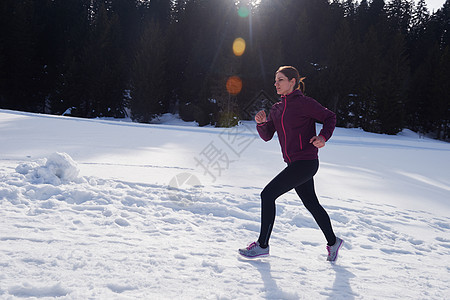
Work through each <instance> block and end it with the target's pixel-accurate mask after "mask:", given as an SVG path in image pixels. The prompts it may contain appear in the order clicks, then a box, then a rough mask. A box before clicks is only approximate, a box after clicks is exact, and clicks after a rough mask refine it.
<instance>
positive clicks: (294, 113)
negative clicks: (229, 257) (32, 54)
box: [239, 66, 343, 261]
mask: <svg viewBox="0 0 450 300" xmlns="http://www.w3.org/2000/svg"><path fill="white" fill-rule="evenodd" d="M300 84H303V78H300V75H299V72H298V71H297V69H296V68H294V67H291V66H283V67H280V68H279V69H278V70H277V72H276V73H275V87H276V89H277V93H278V94H279V95H281V101H280V102H278V103H276V104H274V105H273V106H272V109H271V111H270V114H269V117H268V118H266V113H265V112H264V111H260V112H258V113H257V114H256V116H255V121H256V123H257V130H258V133H259V135H260V137H261V138H262V139H263V140H264V141H269V140H271V139H272V137H273V135H274V134H275V132H276V133H277V135H278V140H279V142H280V145H281V150H282V152H283V158H284V161H285V162H286V163H287V167H286V168H285V169H284V170H283V171H281V173H280V174H278V175H277V176H276V177H275V178H274V179H273V180H272V181H271V182H269V184H268V185H267V186H266V187H265V188H264V190H263V191H262V192H261V231H260V235H259V238H258V240H257V241H256V242H253V243H251V244H249V245H248V246H247V248H244V249H239V253H240V254H241V255H243V256H245V257H248V258H254V257H261V256H267V255H269V239H270V234H271V232H272V229H273V224H274V221H275V214H276V213H275V200H276V199H277V198H278V197H279V196H281V195H283V194H285V193H287V192H288V191H290V190H292V189H295V191H296V192H297V194H298V196H299V197H300V199H301V200H302V202H303V204H304V205H305V207H306V208H307V209H308V211H309V212H310V213H311V214H312V215H313V217H314V219H315V220H316V222H317V224H318V225H319V227H320V229H321V230H322V232H323V234H324V235H325V238H326V240H327V250H328V257H327V260H328V261H335V260H336V258H337V255H338V251H339V248H340V247H341V246H342V244H343V240H342V239H340V238H338V237H336V236H335V235H334V232H333V228H332V226H331V221H330V217H329V216H328V214H327V212H326V211H325V209H324V208H323V207H322V206H321V205H320V203H319V200H318V199H317V196H316V193H315V190H314V180H313V177H314V175H315V174H316V172H317V170H318V168H319V160H318V149H319V148H322V147H323V146H325V142H326V141H328V140H329V139H330V137H331V135H332V134H333V131H334V128H335V126H336V115H335V113H334V112H332V111H330V110H328V109H327V108H325V107H323V106H322V105H320V104H319V103H318V102H317V101H316V100H314V99H312V98H310V97H306V96H305V95H304V94H303V92H302V91H301V90H300V88H301V86H300ZM303 87H304V84H303V86H302V88H303ZM316 121H320V122H322V123H323V128H322V130H321V131H320V133H319V135H316Z"/></svg>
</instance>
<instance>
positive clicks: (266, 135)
mask: <svg viewBox="0 0 450 300" xmlns="http://www.w3.org/2000/svg"><path fill="white" fill-rule="evenodd" d="M255 121H256V123H257V126H256V129H257V130H258V133H259V136H260V137H261V138H262V139H263V140H264V141H266V142H267V141H270V140H271V139H272V137H273V135H274V134H275V126H274V125H273V121H272V120H270V115H269V120H267V117H266V112H265V111H263V110H261V111H260V112H258V113H257V114H256V116H255Z"/></svg>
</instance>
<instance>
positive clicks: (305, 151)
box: [256, 90, 336, 163]
mask: <svg viewBox="0 0 450 300" xmlns="http://www.w3.org/2000/svg"><path fill="white" fill-rule="evenodd" d="M316 120H317V121H320V122H322V123H323V128H322V130H321V131H320V133H319V135H321V136H323V137H324V138H325V141H328V140H329V139H330V137H331V135H332V134H333V131H334V128H335V126H336V114H335V113H334V112H332V111H330V110H328V109H327V108H325V107H323V106H322V105H320V103H319V102H317V101H316V100H314V99H313V98H310V97H306V96H305V95H303V93H302V92H301V91H300V90H294V91H293V92H292V93H290V94H289V95H287V96H283V97H282V98H281V101H280V102H278V103H275V104H274V105H273V106H272V109H271V110H270V114H269V117H268V118H267V122H265V123H261V124H258V125H257V127H256V128H257V130H258V133H259V136H260V137H261V138H262V139H263V140H265V141H266V142H267V141H269V140H271V139H272V137H273V135H274V134H275V131H276V132H277V134H278V140H279V142H280V145H281V150H282V151H283V158H284V161H285V162H287V163H291V162H294V161H296V160H313V159H317V158H318V155H317V153H318V149H317V148H316V147H315V146H314V145H313V144H311V143H310V142H309V141H310V139H311V138H312V137H313V136H315V135H316Z"/></svg>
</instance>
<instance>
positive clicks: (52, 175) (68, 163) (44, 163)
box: [16, 152, 81, 185]
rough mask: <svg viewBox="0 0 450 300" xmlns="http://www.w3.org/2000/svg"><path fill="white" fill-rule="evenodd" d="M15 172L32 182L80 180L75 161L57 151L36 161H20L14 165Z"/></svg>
mask: <svg viewBox="0 0 450 300" xmlns="http://www.w3.org/2000/svg"><path fill="white" fill-rule="evenodd" d="M16 172H18V173H20V174H22V175H25V178H26V180H27V181H29V182H30V183H33V184H51V185H60V184H67V183H70V182H80V180H81V178H79V177H78V175H79V173H80V170H79V168H78V165H77V163H76V162H75V161H74V160H73V159H72V158H71V157H70V156H69V155H68V154H67V153H59V152H56V153H53V154H51V155H50V156H49V157H48V158H44V159H41V160H39V161H36V162H26V163H22V164H20V165H18V166H17V167H16Z"/></svg>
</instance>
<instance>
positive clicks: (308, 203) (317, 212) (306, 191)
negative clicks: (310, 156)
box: [295, 178, 336, 246]
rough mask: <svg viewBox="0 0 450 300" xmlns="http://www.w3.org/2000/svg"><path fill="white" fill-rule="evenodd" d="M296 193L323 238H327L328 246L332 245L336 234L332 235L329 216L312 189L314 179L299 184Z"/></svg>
mask: <svg viewBox="0 0 450 300" xmlns="http://www.w3.org/2000/svg"><path fill="white" fill-rule="evenodd" d="M295 191H296V192H297V195H298V196H299V197H300V199H302V202H303V204H304V205H305V207H306V208H307V209H308V210H309V212H310V213H311V214H312V215H313V217H314V220H316V222H317V225H319V227H320V229H321V230H322V232H323V234H324V235H325V238H326V239H327V242H328V246H332V245H334V244H335V243H336V236H335V235H334V232H333V228H332V226H331V221H330V217H329V216H328V213H327V212H326V211H325V209H324V208H323V207H322V205H320V203H319V200H318V199H317V196H316V192H315V190H314V179H312V178H311V179H310V180H308V181H307V182H305V183H303V184H302V185H299V186H297V187H296V188H295Z"/></svg>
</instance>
